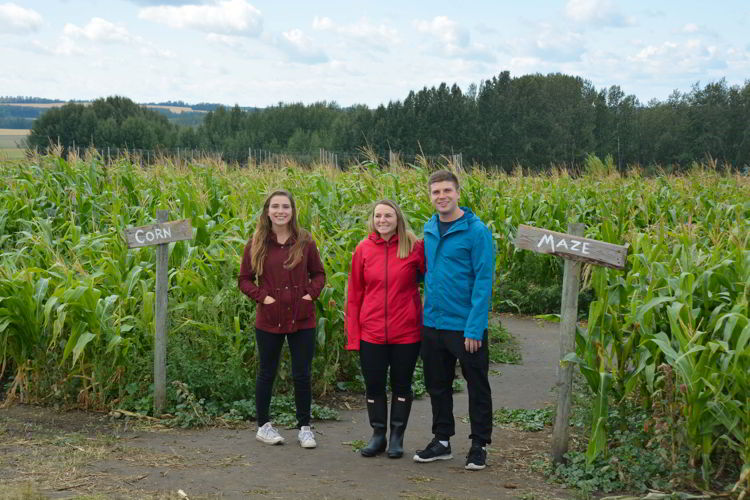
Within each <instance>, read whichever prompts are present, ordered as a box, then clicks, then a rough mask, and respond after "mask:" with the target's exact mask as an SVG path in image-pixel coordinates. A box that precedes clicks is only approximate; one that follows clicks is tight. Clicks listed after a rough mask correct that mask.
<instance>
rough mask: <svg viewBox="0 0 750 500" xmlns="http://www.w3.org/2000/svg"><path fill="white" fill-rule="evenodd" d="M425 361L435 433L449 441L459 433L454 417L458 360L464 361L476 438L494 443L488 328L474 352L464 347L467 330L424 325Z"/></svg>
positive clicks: (423, 353) (472, 436)
mask: <svg viewBox="0 0 750 500" xmlns="http://www.w3.org/2000/svg"><path fill="white" fill-rule="evenodd" d="M422 333H423V337H422V362H423V363H424V380H425V385H426V386H427V392H428V393H429V394H430V402H431V403H432V433H433V434H434V435H435V436H437V437H438V438H440V439H444V440H447V439H448V438H449V437H451V436H453V435H454V434H455V433H456V423H455V420H454V419H453V379H454V378H455V374H456V360H458V361H460V362H461V373H462V374H463V377H464V379H465V380H466V388H467V390H468V391H469V420H470V421H471V434H470V435H469V438H470V439H471V440H472V441H480V442H482V443H483V444H489V443H491V442H492V391H491V389H490V381H489V371H490V355H489V349H488V346H487V331H486V330H485V332H484V337H483V338H482V347H480V348H479V350H478V351H476V352H474V353H470V352H468V351H467V350H466V348H465V347H464V332H457V331H453V330H436V329H434V328H430V327H427V326H425V327H423V328H422Z"/></svg>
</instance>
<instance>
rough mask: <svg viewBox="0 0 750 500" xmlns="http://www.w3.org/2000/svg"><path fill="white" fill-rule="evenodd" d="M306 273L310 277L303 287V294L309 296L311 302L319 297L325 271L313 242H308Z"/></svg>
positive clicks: (324, 278)
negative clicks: (305, 293)
mask: <svg viewBox="0 0 750 500" xmlns="http://www.w3.org/2000/svg"><path fill="white" fill-rule="evenodd" d="M307 272H308V274H309V276H310V282H309V283H308V284H307V285H306V286H305V292H307V293H309V294H310V297H312V299H313V300H315V299H317V298H318V297H319V296H320V292H322V291H323V286H324V285H325V284H326V270H325V268H324V267H323V262H321V260H320V254H319V253H318V247H317V245H315V241H312V240H311V241H310V243H309V245H308V252H307Z"/></svg>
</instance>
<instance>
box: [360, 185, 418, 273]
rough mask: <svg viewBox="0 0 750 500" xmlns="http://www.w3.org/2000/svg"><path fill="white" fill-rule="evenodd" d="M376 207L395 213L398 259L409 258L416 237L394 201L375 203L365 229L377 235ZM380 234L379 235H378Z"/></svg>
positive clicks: (384, 200)
mask: <svg viewBox="0 0 750 500" xmlns="http://www.w3.org/2000/svg"><path fill="white" fill-rule="evenodd" d="M378 205H385V206H387V207H391V208H392V209H393V210H394V211H395V212H396V234H398V257H399V258H400V259H405V258H407V257H408V256H409V254H410V253H411V251H412V249H413V248H414V244H415V243H416V242H417V235H416V234H414V232H413V231H412V230H411V228H410V227H409V223H408V222H407V221H406V219H405V218H404V214H403V213H401V209H400V208H399V206H398V205H397V204H396V202H395V201H391V200H386V199H383V200H379V201H376V202H375V204H374V205H373V206H372V210H370V218H369V219H368V220H367V229H368V230H369V231H370V232H371V233H378V230H377V229H375V208H376V207H377V206H378ZM378 234H380V233H378Z"/></svg>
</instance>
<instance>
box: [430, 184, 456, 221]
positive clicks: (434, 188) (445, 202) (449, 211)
mask: <svg viewBox="0 0 750 500" xmlns="http://www.w3.org/2000/svg"><path fill="white" fill-rule="evenodd" d="M458 198H459V192H458V189H456V185H455V184H453V182H452V181H441V182H433V183H432V184H430V202H432V206H433V207H435V210H437V212H438V214H440V215H442V216H444V217H447V216H451V215H454V214H455V213H456V212H457V211H458Z"/></svg>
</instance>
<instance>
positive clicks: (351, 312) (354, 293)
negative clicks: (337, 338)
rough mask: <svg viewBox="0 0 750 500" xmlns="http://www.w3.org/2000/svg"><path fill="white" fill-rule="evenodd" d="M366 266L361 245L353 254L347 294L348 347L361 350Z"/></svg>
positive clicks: (351, 349) (352, 349)
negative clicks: (361, 320)
mask: <svg viewBox="0 0 750 500" xmlns="http://www.w3.org/2000/svg"><path fill="white" fill-rule="evenodd" d="M364 278H365V267H364V261H363V260H362V252H361V251H360V247H359V245H358V246H357V248H356V249H355V250H354V254H353V255H352V267H351V269H350V270H349V281H348V285H347V287H346V288H347V294H346V337H347V343H346V348H347V349H349V350H350V351H358V350H359V341H360V339H361V338H362V331H361V330H360V326H359V312H360V310H361V309H362V301H363V300H364V295H365V279H364Z"/></svg>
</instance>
